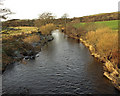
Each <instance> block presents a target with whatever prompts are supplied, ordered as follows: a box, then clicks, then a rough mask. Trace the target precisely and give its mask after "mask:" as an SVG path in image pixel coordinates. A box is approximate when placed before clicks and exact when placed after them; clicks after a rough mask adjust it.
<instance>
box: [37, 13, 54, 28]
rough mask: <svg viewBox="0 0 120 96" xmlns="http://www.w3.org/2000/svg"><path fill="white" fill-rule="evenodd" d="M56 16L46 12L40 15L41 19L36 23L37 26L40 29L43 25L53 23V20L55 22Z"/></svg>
mask: <svg viewBox="0 0 120 96" xmlns="http://www.w3.org/2000/svg"><path fill="white" fill-rule="evenodd" d="M54 18H55V16H53V14H52V13H49V12H44V13H42V14H40V15H39V18H38V19H37V20H36V21H35V26H36V27H38V28H39V27H40V26H42V25H46V24H49V23H52V20H54Z"/></svg>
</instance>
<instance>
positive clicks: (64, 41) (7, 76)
mask: <svg viewBox="0 0 120 96" xmlns="http://www.w3.org/2000/svg"><path fill="white" fill-rule="evenodd" d="M52 35H53V37H54V40H53V41H51V42H49V43H48V44H46V45H45V46H44V47H42V50H41V52H39V53H38V56H39V57H37V58H36V59H35V60H27V64H21V63H19V62H18V63H14V64H11V65H9V66H8V67H7V69H6V71H5V72H4V73H3V78H2V80H3V81H2V82H3V85H2V86H3V94H118V91H117V90H115V88H114V87H113V85H112V84H111V83H110V81H109V80H108V79H107V78H105V77H104V76H103V66H102V63H101V62H99V61H98V60H96V59H95V58H94V57H92V56H91V55H90V52H89V50H88V48H86V47H85V46H84V45H83V44H82V43H80V42H79V41H78V40H75V39H71V38H68V37H67V36H66V35H65V34H64V33H62V32H60V31H59V30H55V31H53V32H52Z"/></svg>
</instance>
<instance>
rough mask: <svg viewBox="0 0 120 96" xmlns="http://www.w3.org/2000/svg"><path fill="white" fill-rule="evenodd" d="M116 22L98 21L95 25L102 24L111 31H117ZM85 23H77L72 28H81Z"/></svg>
mask: <svg viewBox="0 0 120 96" xmlns="http://www.w3.org/2000/svg"><path fill="white" fill-rule="evenodd" d="M118 22H120V20H111V21H98V22H95V23H97V24H104V25H105V26H107V27H109V28H111V29H113V30H118ZM84 24H85V23H78V24H75V25H74V27H76V28H78V27H79V26H83V25H84Z"/></svg>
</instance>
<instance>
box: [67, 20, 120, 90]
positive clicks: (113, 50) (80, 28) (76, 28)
mask: <svg viewBox="0 0 120 96" xmlns="http://www.w3.org/2000/svg"><path fill="white" fill-rule="evenodd" d="M117 28H118V20H115V21H102V22H89V23H76V22H71V23H68V24H67V26H66V32H65V33H66V34H67V35H68V36H69V37H72V38H75V39H79V40H81V42H83V43H84V44H85V46H87V47H89V50H90V52H91V55H93V56H94V57H96V58H98V59H99V60H100V61H102V62H103V63H104V75H105V76H106V77H108V78H109V79H110V80H111V81H112V82H113V83H114V85H115V86H116V88H118V89H119V90H120V86H119V85H120V69H119V65H120V64H119V62H118V59H119V58H118V55H119V50H118V30H117Z"/></svg>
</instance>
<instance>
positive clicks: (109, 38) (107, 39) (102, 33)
mask: <svg viewBox="0 0 120 96" xmlns="http://www.w3.org/2000/svg"><path fill="white" fill-rule="evenodd" d="M86 39H87V41H88V42H89V43H90V44H91V45H93V46H94V48H96V51H97V52H98V53H99V54H100V55H101V56H105V57H106V59H108V60H111V59H113V57H114V58H115V56H117V55H115V53H116V52H117V50H118V33H117V31H114V30H112V29H110V28H100V29H97V30H96V31H90V32H88V33H87V34H86ZM113 53H114V54H113Z"/></svg>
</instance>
